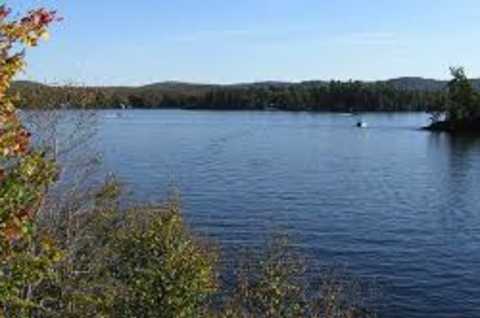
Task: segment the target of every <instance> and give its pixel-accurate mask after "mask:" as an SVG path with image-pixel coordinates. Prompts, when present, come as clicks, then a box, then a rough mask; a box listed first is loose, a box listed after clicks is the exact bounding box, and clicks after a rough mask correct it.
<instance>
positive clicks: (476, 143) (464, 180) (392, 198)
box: [100, 110, 480, 317]
mask: <svg viewBox="0 0 480 318" xmlns="http://www.w3.org/2000/svg"><path fill="white" fill-rule="evenodd" d="M116 114H118V112H115V111H103V112H101V113H100V117H101V119H100V145H101V146H100V147H101V150H102V152H103V153H104V162H105V165H106V167H107V168H108V169H109V170H112V171H114V172H115V173H116V175H117V176H118V178H119V179H120V180H121V181H122V182H123V183H125V184H126V185H127V186H128V189H129V190H130V194H129V195H130V196H131V197H132V198H134V199H136V200H140V201H145V200H146V201H151V202H158V201H161V200H162V199H164V198H165V197H166V195H167V192H168V188H169V187H171V186H175V187H176V188H177V189H178V190H179V191H180V193H181V197H182V202H183V206H184V210H185V214H186V218H187V220H188V222H189V224H191V227H192V228H193V229H194V230H195V231H199V232H200V233H205V235H208V236H209V237H212V238H214V239H215V240H217V241H218V242H219V243H220V244H221V246H222V247H223V248H224V249H225V250H227V251H228V250H229V251H231V252H233V251H237V250H238V248H239V247H242V246H255V245H257V244H260V243H263V241H264V240H265V239H266V238H268V237H269V235H271V234H272V233H273V232H278V231H279V230H281V231H286V232H287V233H289V234H290V235H291V236H292V237H293V238H294V240H295V242H296V244H298V246H299V247H301V248H302V249H303V250H305V251H306V253H308V254H309V255H312V256H313V257H314V258H317V259H318V260H319V261H321V262H322V263H323V264H326V265H328V264H332V265H333V264H343V265H345V267H346V268H348V270H349V271H351V272H353V273H354V274H355V275H358V276H359V277H360V278H361V279H365V280H367V281H370V280H371V281H375V282H376V283H378V284H379V286H380V287H381V289H382V292H383V293H384V296H383V298H384V302H385V305H386V307H385V308H383V309H382V312H381V314H382V315H381V316H384V317H407V316H408V317H425V316H431V317H479V316H480V296H479V295H480V200H479V196H480V139H475V138H472V137H460V136H457V137H452V136H449V135H445V134H436V133H430V132H426V131H420V130H418V128H419V127H421V126H423V125H425V124H427V123H428V116H427V115H425V114H415V113H413V114H412V113H402V114H364V115H362V118H363V120H365V121H366V122H368V124H369V128H368V129H360V128H356V127H354V125H355V123H356V120H357V118H355V117H352V116H348V115H346V114H330V113H326V114H323V113H319V114H317V113H287V112H207V111H180V110H149V111H142V110H127V111H122V112H121V113H120V114H121V116H117V115H116Z"/></svg>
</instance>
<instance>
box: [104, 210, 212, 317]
mask: <svg viewBox="0 0 480 318" xmlns="http://www.w3.org/2000/svg"><path fill="white" fill-rule="evenodd" d="M111 253H113V255H114V258H113V259H112V260H111V263H110V265H109V268H110V271H111V272H112V275H113V277H114V278H115V279H116V280H117V281H118V282H119V284H120V285H121V286H122V287H123V288H122V290H121V293H120V294H119V295H117V296H116V300H115V313H116V314H115V316H116V317H198V316H200V315H201V313H202V310H203V308H204V306H203V305H204V302H205V300H206V297H207V296H208V295H209V294H211V293H212V292H214V291H215V289H216V284H215V272H214V266H215V262H216V256H215V255H214V254H213V253H211V252H208V251H207V249H205V248H203V247H202V246H200V245H199V244H198V243H197V242H196V241H194V240H193V238H192V236H191V235H190V234H189V233H188V231H187V230H186V228H185V224H184V222H183V219H182V217H181V214H180V213H179V210H178V208H177V206H176V205H175V204H170V205H169V206H167V207H165V208H160V209H133V210H129V211H128V212H127V214H126V216H125V219H124V225H123V226H121V227H120V228H118V229H117V231H116V232H115V233H114V239H113V242H112V246H111ZM160 308H161V310H159V309H160Z"/></svg>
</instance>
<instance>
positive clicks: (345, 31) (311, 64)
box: [7, 0, 480, 85]
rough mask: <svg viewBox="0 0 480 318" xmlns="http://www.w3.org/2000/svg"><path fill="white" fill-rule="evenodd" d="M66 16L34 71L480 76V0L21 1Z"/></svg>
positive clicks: (140, 75)
mask: <svg viewBox="0 0 480 318" xmlns="http://www.w3.org/2000/svg"><path fill="white" fill-rule="evenodd" d="M7 3H9V4H10V5H11V6H13V8H14V9H19V10H22V9H25V8H28V7H29V6H35V5H37V6H38V5H43V6H45V5H46V6H49V7H53V8H57V9H58V10H59V12H60V13H61V15H62V16H63V17H64V18H65V20H64V21H63V22H61V23H60V24H59V25H57V26H56V27H55V28H54V30H53V32H52V37H51V40H50V41H49V42H48V43H47V44H43V45H42V46H41V47H40V48H37V49H34V50H31V51H29V52H28V62H29V68H28V71H27V72H26V73H25V74H24V75H23V78H26V79H31V80H39V81H44V82H70V83H77V84H95V85H98V84H99V85H139V84H143V83H148V82H157V81H165V80H178V81H189V82H208V83H232V82H250V81H262V80H285V81H300V80H308V79H340V80H346V79H362V80H376V79H386V78H391V77H398V76H423V77H431V78H447V77H448V67H449V66H450V65H463V66H465V67H466V68H467V72H468V74H469V75H470V76H472V77H480V41H479V40H480V1H479V0H169V1H167V0H131V1H127V0H96V1H94V0H45V1H41V0H10V1H7Z"/></svg>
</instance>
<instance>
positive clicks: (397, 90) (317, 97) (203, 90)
mask: <svg viewBox="0 0 480 318" xmlns="http://www.w3.org/2000/svg"><path fill="white" fill-rule="evenodd" d="M472 85H473V87H474V88H476V89H479V88H480V80H473V81H472ZM446 87H447V82H444V81H437V80H431V79H423V78H416V77H405V78H398V79H392V80H387V81H378V82H360V81H348V82H340V81H330V82H326V81H306V82H300V83H288V82H258V83H246V84H233V85H209V84H191V83H181V82H163V83H156V84H150V85H146V86H140V87H58V86H55V87H53V86H47V85H42V84H39V83H35V82H25V81H22V82H17V83H15V85H14V86H13V90H15V91H18V92H20V93H21V95H22V96H23V97H22V107H24V108H42V107H45V105H46V104H51V99H52V96H55V98H54V99H56V100H57V103H56V104H57V105H59V104H62V102H61V101H62V100H69V101H71V100H72V98H71V97H72V96H75V95H79V96H82V100H81V101H79V102H78V104H79V105H81V106H82V107H88V108H125V107H132V108H181V109H212V110H289V111H338V112H350V111H352V112H358V111H431V110H435V109H439V108H441V105H440V103H441V101H442V100H443V97H444V95H445V92H446ZM62 96H63V98H62ZM67 97H68V98H67ZM47 100H48V101H49V102H48V103H47V102H46V101H47ZM79 105H77V106H79Z"/></svg>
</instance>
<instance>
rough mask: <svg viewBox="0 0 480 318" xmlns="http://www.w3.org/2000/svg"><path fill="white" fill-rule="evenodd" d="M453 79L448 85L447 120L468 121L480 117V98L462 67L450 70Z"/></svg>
mask: <svg viewBox="0 0 480 318" xmlns="http://www.w3.org/2000/svg"><path fill="white" fill-rule="evenodd" d="M450 73H451V74H452V76H453V79H452V80H451V81H450V82H449V83H448V98H447V109H446V111H447V119H448V120H452V121H456V120H466V119H474V118H478V117H479V115H480V96H479V94H478V93H477V92H476V91H475V90H474V89H473V86H472V84H471V83H470V81H469V80H468V78H467V76H466V74H465V70H464V69H463V68H462V67H458V68H454V67H452V68H450Z"/></svg>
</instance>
